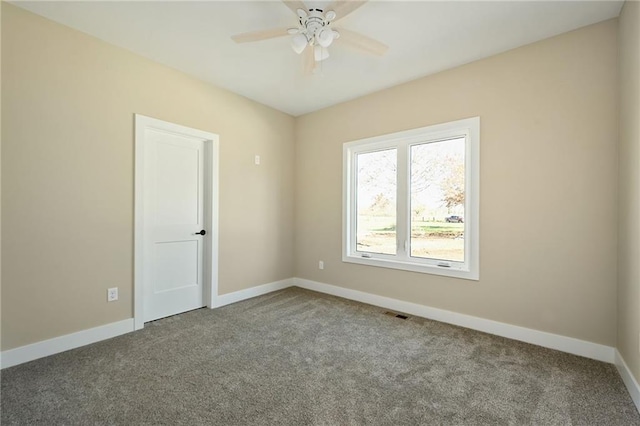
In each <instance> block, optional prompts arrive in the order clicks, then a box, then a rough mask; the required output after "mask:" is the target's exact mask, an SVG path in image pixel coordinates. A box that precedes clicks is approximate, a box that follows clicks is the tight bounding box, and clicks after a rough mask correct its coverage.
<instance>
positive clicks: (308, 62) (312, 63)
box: [303, 48, 316, 75]
mask: <svg viewBox="0 0 640 426" xmlns="http://www.w3.org/2000/svg"><path fill="white" fill-rule="evenodd" d="M313 51H314V49H311V48H309V49H305V52H304V59H303V60H304V62H303V67H304V75H311V74H313V71H314V70H315V68H316V58H315V56H314V54H313Z"/></svg>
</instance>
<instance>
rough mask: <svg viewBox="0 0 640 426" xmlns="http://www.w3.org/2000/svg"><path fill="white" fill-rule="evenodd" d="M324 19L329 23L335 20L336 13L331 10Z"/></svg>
mask: <svg viewBox="0 0 640 426" xmlns="http://www.w3.org/2000/svg"><path fill="white" fill-rule="evenodd" d="M324 17H325V19H326V20H327V21H329V22H331V21H333V20H334V19H336V13H335V12H334V11H333V10H330V11H328V12H327V13H326V14H325V15H324Z"/></svg>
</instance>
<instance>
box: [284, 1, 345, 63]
mask: <svg viewBox="0 0 640 426" xmlns="http://www.w3.org/2000/svg"><path fill="white" fill-rule="evenodd" d="M298 17H299V22H300V30H299V32H298V34H296V35H294V36H293V38H292V40H291V45H292V47H293V50H294V51H295V52H296V53H301V52H302V51H303V50H304V47H305V45H306V44H309V45H310V46H319V47H323V48H326V47H329V46H330V45H331V43H332V42H333V40H334V39H336V38H337V37H338V35H339V34H338V33H337V32H336V31H334V30H332V29H331V28H330V27H329V26H330V24H331V21H332V20H333V19H335V18H336V13H335V12H334V11H332V10H329V11H328V12H327V13H326V14H325V13H324V11H323V10H321V9H309V12H308V13H307V12H306V11H304V10H302V9H298ZM301 36H304V37H305V38H306V40H307V43H305V44H303V41H304V40H303V38H302V37H301ZM328 56H329V55H328V53H325V54H323V55H321V56H319V55H316V60H322V59H325V58H326V57H328ZM320 57H322V59H320Z"/></svg>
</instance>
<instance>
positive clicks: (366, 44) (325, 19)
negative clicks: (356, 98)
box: [231, 0, 389, 73]
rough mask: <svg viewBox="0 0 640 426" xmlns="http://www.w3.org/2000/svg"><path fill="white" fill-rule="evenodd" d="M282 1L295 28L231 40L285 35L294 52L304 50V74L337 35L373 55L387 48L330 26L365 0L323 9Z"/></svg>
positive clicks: (339, 1)
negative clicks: (291, 15) (293, 19)
mask: <svg viewBox="0 0 640 426" xmlns="http://www.w3.org/2000/svg"><path fill="white" fill-rule="evenodd" d="M282 1H283V3H284V4H285V5H286V6H287V7H288V8H289V9H291V11H292V12H293V13H295V14H296V17H297V18H298V22H297V26H296V27H284V28H273V29H269V30H260V31H251V32H248V33H243V34H237V35H234V36H232V37H231V39H232V40H233V41H235V42H236V43H247V42H253V41H260V40H266V39H270V38H275V37H283V36H287V35H289V36H291V47H292V48H293V50H294V52H296V53H297V54H302V53H303V52H305V51H306V53H305V57H304V67H305V72H307V73H309V72H312V71H313V70H314V69H315V67H316V65H317V63H318V62H321V61H324V60H325V59H327V58H328V57H329V51H328V49H327V48H328V47H329V46H331V44H332V43H333V41H334V40H336V39H338V38H340V40H341V43H345V44H349V45H351V46H353V47H355V48H358V49H360V50H363V51H365V52H368V53H372V54H374V55H379V56H382V55H384V54H385V53H386V51H387V50H388V49H389V47H388V46H387V45H385V44H383V43H380V42H379V41H377V40H374V39H372V38H369V37H367V36H365V35H362V34H359V33H355V32H352V31H349V30H345V29H344V28H336V27H334V26H333V24H334V23H335V22H337V21H338V20H340V19H342V18H344V17H345V16H347V15H348V14H350V13H351V12H353V11H354V10H356V9H358V8H359V7H360V6H362V5H363V4H365V3H366V0H365V1H344V0H335V1H334V2H333V3H331V4H330V5H328V6H327V7H325V8H324V9H320V8H309V7H307V6H306V5H305V4H304V3H303V2H302V1H300V0H282Z"/></svg>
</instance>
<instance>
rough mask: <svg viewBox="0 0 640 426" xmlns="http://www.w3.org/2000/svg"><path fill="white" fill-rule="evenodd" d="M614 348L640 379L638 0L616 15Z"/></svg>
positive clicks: (639, 20)
mask: <svg viewBox="0 0 640 426" xmlns="http://www.w3.org/2000/svg"><path fill="white" fill-rule="evenodd" d="M619 25H620V28H619V55H620V60H619V64H620V160H619V161H620V171H619V185H620V186H619V193H620V198H619V214H618V218H619V223H618V239H619V242H618V344H617V347H618V350H619V351H620V354H621V355H622V357H623V358H624V360H625V361H626V363H627V365H628V366H629V368H630V369H631V372H632V373H633V374H634V375H635V377H636V379H637V380H638V381H640V354H639V352H638V351H639V349H638V345H639V344H640V342H639V340H638V339H639V337H638V333H640V224H639V223H638V219H639V218H640V3H638V2H637V1H627V2H626V3H625V5H624V7H623V9H622V13H621V15H620V24H619Z"/></svg>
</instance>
